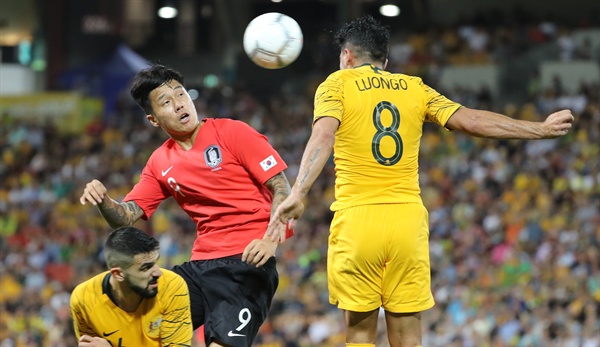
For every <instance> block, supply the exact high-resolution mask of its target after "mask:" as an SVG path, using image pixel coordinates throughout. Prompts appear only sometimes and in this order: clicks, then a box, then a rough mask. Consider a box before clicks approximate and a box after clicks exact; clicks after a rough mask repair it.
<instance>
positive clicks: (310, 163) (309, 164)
mask: <svg viewBox="0 0 600 347" xmlns="http://www.w3.org/2000/svg"><path fill="white" fill-rule="evenodd" d="M339 125H340V122H339V121H338V120H337V119H335V118H333V117H322V118H319V119H318V120H317V121H316V122H315V125H314V127H313V130H312V134H311V135H310V139H309V140H308V143H307V144H306V148H305V149H304V154H303V155H302V161H301V162H300V169H299V170H298V177H297V178H296V182H295V183H294V186H293V187H292V192H291V195H299V196H300V198H304V197H305V196H306V194H307V193H308V191H309V190H310V187H312V185H313V184H314V183H315V181H316V180H317V177H319V174H321V171H322V170H323V167H325V163H327V160H328V159H329V156H330V155H331V151H332V150H333V143H334V141H335V132H336V131H337V129H338V127H339Z"/></svg>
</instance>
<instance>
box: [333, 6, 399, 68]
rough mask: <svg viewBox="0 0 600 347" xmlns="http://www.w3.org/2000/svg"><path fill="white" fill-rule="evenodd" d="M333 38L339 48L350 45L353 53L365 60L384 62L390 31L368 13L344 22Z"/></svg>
mask: <svg viewBox="0 0 600 347" xmlns="http://www.w3.org/2000/svg"><path fill="white" fill-rule="evenodd" d="M334 39H335V41H336V43H337V44H338V45H339V46H340V49H343V48H345V47H346V46H347V45H351V46H352V48H354V50H355V54H356V55H358V56H359V57H361V58H363V59H365V60H373V61H377V62H384V61H385V60H386V59H387V55H388V50H389V41H390V31H389V29H388V28H387V27H385V26H383V25H381V24H380V23H379V22H378V21H377V20H375V18H373V17H372V16H370V15H367V16H363V17H360V18H357V19H355V20H353V21H351V22H348V23H346V24H344V26H343V27H342V28H341V29H340V30H338V32H337V33H336V34H335V36H334Z"/></svg>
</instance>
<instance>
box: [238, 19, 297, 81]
mask: <svg viewBox="0 0 600 347" xmlns="http://www.w3.org/2000/svg"><path fill="white" fill-rule="evenodd" d="M302 44H303V36H302V30H301V29H300V26H299V25H298V23H297V22H296V21H295V20H294V19H293V18H291V17H289V16H286V15H285V14H282V13H277V12H270V13H265V14H261V15H260V16H258V17H256V18H254V19H253V20H252V21H251V22H250V23H249V24H248V26H247V27H246V31H244V51H246V54H247V55H248V57H249V58H250V60H252V61H253V62H254V63H255V64H256V65H258V66H261V67H264V68H265V69H281V68H282V67H285V66H288V65H290V64H291V63H292V62H294V60H296V58H298V56H299V55H300V51H302Z"/></svg>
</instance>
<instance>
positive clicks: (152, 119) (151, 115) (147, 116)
mask: <svg viewBox="0 0 600 347" xmlns="http://www.w3.org/2000/svg"><path fill="white" fill-rule="evenodd" d="M146 119H147V120H148V121H150V124H152V126H154V127H157V128H158V127H159V126H160V125H159V124H158V122H157V121H156V117H154V115H153V114H147V115H146Z"/></svg>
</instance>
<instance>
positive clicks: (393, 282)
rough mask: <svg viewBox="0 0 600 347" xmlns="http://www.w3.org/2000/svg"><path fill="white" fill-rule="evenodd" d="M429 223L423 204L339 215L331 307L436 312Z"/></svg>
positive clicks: (330, 264) (332, 246) (333, 240)
mask: <svg viewBox="0 0 600 347" xmlns="http://www.w3.org/2000/svg"><path fill="white" fill-rule="evenodd" d="M428 218H429V217H428V213H427V209H425V206H423V205H422V204H418V203H407V204H377V205H362V206H355V207H351V208H347V209H344V210H340V211H336V212H335V215H334V217H333V221H332V222H331V233H330V235H329V250H328V254H327V276H328V282H329V302H330V303H331V304H333V305H337V306H338V307H339V308H340V309H343V310H349V311H355V312H367V311H372V310H374V309H376V308H378V307H381V306H383V308H384V309H385V310H386V311H389V312H394V313H408V312H421V311H424V310H427V309H429V308H431V307H433V305H434V301H433V295H432V294H431V273H430V265H429V222H428Z"/></svg>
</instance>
